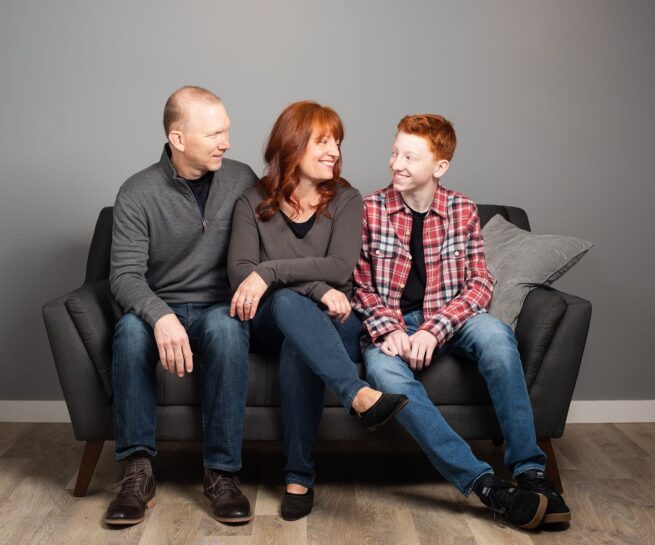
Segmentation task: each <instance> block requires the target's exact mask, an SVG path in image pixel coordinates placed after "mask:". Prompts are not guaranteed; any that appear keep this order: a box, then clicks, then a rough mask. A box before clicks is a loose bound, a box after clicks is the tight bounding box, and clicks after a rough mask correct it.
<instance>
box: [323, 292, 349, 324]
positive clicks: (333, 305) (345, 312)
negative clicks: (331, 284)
mask: <svg viewBox="0 0 655 545" xmlns="http://www.w3.org/2000/svg"><path fill="white" fill-rule="evenodd" d="M321 303H323V304H324V305H325V306H326V307H327V308H328V309H327V314H328V316H329V317H330V318H335V319H337V320H339V321H340V322H342V323H343V322H345V321H346V319H347V318H348V316H350V312H351V310H352V308H351V306H350V301H349V300H348V297H346V296H345V294H343V293H342V292H340V291H339V290H335V289H334V288H332V289H330V290H328V291H326V292H325V294H324V295H323V297H321Z"/></svg>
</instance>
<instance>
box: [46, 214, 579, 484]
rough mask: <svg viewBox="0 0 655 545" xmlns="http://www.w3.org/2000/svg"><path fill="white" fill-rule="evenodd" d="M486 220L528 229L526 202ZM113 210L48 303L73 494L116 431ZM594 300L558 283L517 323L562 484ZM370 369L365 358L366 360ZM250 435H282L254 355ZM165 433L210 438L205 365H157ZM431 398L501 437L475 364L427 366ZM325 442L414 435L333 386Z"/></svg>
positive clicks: (532, 301)
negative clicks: (78, 453) (380, 421)
mask: <svg viewBox="0 0 655 545" xmlns="http://www.w3.org/2000/svg"><path fill="white" fill-rule="evenodd" d="M479 211H480V218H481V221H482V224H483V225H484V224H485V223H486V222H487V221H488V220H489V219H490V218H491V217H493V216H494V215H495V214H501V215H502V216H503V217H504V218H505V219H507V220H508V221H511V222H512V223H514V224H515V225H517V226H518V227H521V228H523V229H526V230H529V228H530V226H529V223H528V218H527V215H526V214H525V212H524V211H523V210H521V209H519V208H515V207H509V206H496V205H480V206H479ZM111 227H112V208H110V207H108V208H104V209H103V210H102V211H101V213H100V216H99V218H98V221H97V224H96V227H95V232H94V235H93V240H92V242H91V248H90V251H89V257H88V262H87V269H86V278H85V281H84V284H83V285H82V287H80V288H79V289H77V290H75V291H72V292H70V293H67V294H66V295H62V296H61V297H58V298H56V299H54V300H52V301H50V302H48V303H46V304H45V305H44V306H43V317H44V320H45V324H46V329H47V332H48V337H49V340H50V346H51V348H52V353H53V356H54V360H55V364H56V367H57V372H58V374H59V379H60V381H61V386H62V390H63V393H64V397H65V399H66V404H67V406H68V410H69V412H70V416H71V421H72V425H73V430H74V433H75V437H76V438H77V439H78V440H80V441H86V447H85V450H84V454H83V457H82V461H81V464H80V471H79V473H78V478H77V483H76V486H75V491H74V494H75V495H77V496H83V495H85V494H86V490H87V488H88V485H89V482H90V480H91V477H92V475H93V471H94V469H95V466H96V463H97V460H98V457H99V456H100V452H101V450H102V446H103V443H104V441H106V440H112V439H113V424H112V385H111V340H112V335H113V326H114V323H115V322H116V320H117V319H118V318H119V317H120V316H121V314H122V311H121V309H120V307H119V306H118V305H117V303H116V302H115V301H114V300H113V298H112V296H111V294H110V291H109V285H108V280H107V278H108V273H109V253H110V247H111ZM590 317H591V304H590V303H589V302H588V301H586V300H584V299H581V298H579V297H576V296H574V295H569V294H566V293H562V292H560V291H557V290H555V289H550V288H541V287H540V288H536V289H534V290H533V291H532V292H531V293H530V295H529V296H528V298H527V299H526V301H525V303H524V305H523V309H522V311H521V314H520V316H519V320H518V325H517V328H516V336H517V338H518V343H519V350H520V352H521V357H522V360H523V366H524V371H525V378H526V383H527V386H528V390H529V393H530V399H531V401H532V406H533V409H534V417H535V425H536V430H537V436H538V437H539V443H540V445H541V447H542V448H543V449H544V450H545V451H546V453H547V454H548V456H549V463H548V467H547V472H548V474H549V475H550V477H551V478H552V479H553V480H554V481H555V482H556V484H557V485H558V487H559V488H560V490H561V482H560V479H559V473H558V471H557V462H556V460H555V454H554V452H553V449H552V445H551V442H550V440H551V439H552V438H557V437H561V436H562V433H563V431H564V424H565V422H566V416H567V413H568V409H569V405H570V402H571V397H572V395H573V389H574V387H575V382H576V379H577V376H578V371H579V368H580V361H581V359H582V353H583V350H584V346H585V342H586V338H587V331H588V329H589V321H590ZM359 371H360V373H362V374H363V369H362V366H361V365H360V366H359ZM249 372H250V375H249V376H250V379H249V388H248V398H247V408H246V422H245V436H244V440H279V439H281V421H280V410H279V406H280V401H279V387H278V379H277V362H276V361H275V359H274V358H270V357H265V356H262V355H259V354H251V357H250V370H249ZM157 374H158V407H157V418H158V420H157V438H158V439H159V440H177V441H179V440H201V439H202V430H201V426H200V407H199V386H198V378H199V374H198V373H193V374H191V375H187V376H185V377H184V378H182V379H179V378H177V377H176V376H174V375H172V374H170V373H166V372H164V371H163V369H162V368H161V366H158V371H157ZM420 379H421V381H422V382H423V383H424V384H425V386H426V389H427V391H428V392H429V395H430V398H431V399H432V400H433V401H434V402H435V403H436V404H437V405H438V407H439V409H440V410H441V411H442V413H443V415H444V417H445V418H446V419H447V421H448V422H449V423H450V424H451V425H452V426H453V428H454V429H455V430H456V431H457V432H458V433H460V434H461V435H462V436H463V437H465V438H466V439H469V440H470V439H491V440H493V441H495V442H497V443H500V442H501V441H502V434H501V432H500V429H499V426H498V423H497V421H496V417H495V414H494V410H493V407H492V405H491V402H490V400H489V395H488V393H487V389H486V387H485V383H484V381H483V379H482V377H481V376H480V374H479V373H478V372H477V369H476V367H475V365H471V364H470V363H469V364H462V363H461V362H459V361H457V359H455V358H453V357H451V356H442V357H440V358H439V359H437V360H436V361H435V362H434V363H433V364H432V365H431V366H430V367H429V368H428V369H427V370H425V371H423V372H422V373H421V374H420ZM325 405H326V408H325V412H324V416H323V420H322V424H321V428H320V431H319V440H369V441H370V440H375V439H381V440H390V439H396V438H398V437H403V438H407V437H408V436H407V435H406V434H405V432H404V431H403V430H402V429H401V428H400V426H399V425H397V424H396V423H395V422H393V423H391V424H390V425H388V426H386V427H385V428H383V429H382V430H380V431H379V432H377V433H375V434H371V433H369V432H366V431H365V430H364V429H363V428H362V427H361V425H360V424H359V423H358V422H357V421H356V419H354V418H353V417H351V416H349V415H348V412H347V411H346V410H344V409H343V408H342V407H340V406H339V403H338V402H337V400H336V398H335V397H334V395H333V394H332V393H331V392H330V391H329V389H328V393H327V396H326V401H325Z"/></svg>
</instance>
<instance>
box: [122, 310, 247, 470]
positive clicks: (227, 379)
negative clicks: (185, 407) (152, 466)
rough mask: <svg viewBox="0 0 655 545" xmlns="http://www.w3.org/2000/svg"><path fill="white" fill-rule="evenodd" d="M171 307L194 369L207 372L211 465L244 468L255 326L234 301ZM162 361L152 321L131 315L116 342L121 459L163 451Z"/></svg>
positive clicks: (206, 457)
mask: <svg viewBox="0 0 655 545" xmlns="http://www.w3.org/2000/svg"><path fill="white" fill-rule="evenodd" d="M169 306H170V308H171V310H172V311H173V312H175V314H176V316H177V317H178V319H179V320H180V322H181V323H182V325H183V326H184V328H185V329H186V331H187V334H188V335H189V342H190V344H191V350H192V352H193V367H194V368H193V372H194V373H200V374H201V382H202V391H201V404H202V424H203V433H204V444H203V463H204V467H207V468H213V469H221V470H224V471H238V470H239V469H241V439H242V437H243V418H244V412H245V406H246V393H247V388H248V342H249V330H248V325H247V324H246V323H242V322H240V321H239V320H237V319H236V318H230V315H229V309H230V307H229V305H211V304H209V305H208V304H177V305H169ZM158 362H159V354H158V351H157V345H156V343H155V335H154V332H153V329H152V327H150V325H148V324H147V323H146V322H144V321H143V320H142V319H141V318H139V317H138V316H136V315H135V314H131V313H129V314H125V315H124V316H123V317H122V318H121V319H120V320H119V321H118V323H117V324H116V329H115V331H114V343H113V365H112V382H113V387H114V429H115V435H116V459H117V460H123V459H125V458H127V457H128V456H129V455H130V454H132V453H133V452H136V451H144V452H147V453H148V454H150V455H151V456H155V455H156V452H157V451H156V448H155V421H156V411H157V390H156V380H155V372H156V369H157V365H158Z"/></svg>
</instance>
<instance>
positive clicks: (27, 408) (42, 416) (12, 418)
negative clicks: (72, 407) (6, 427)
mask: <svg viewBox="0 0 655 545" xmlns="http://www.w3.org/2000/svg"><path fill="white" fill-rule="evenodd" d="M70 421H71V417H70V414H69V413H68V409H67V408H66V402H65V401H9V400H0V422H70Z"/></svg>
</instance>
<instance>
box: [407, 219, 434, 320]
mask: <svg viewBox="0 0 655 545" xmlns="http://www.w3.org/2000/svg"><path fill="white" fill-rule="evenodd" d="M410 210H411V211H412V235H411V239H410V241H409V251H410V253H411V254H412V266H411V268H410V270H409V276H408V278H407V283H406V284H405V290H404V291H403V294H402V296H401V297H400V310H401V311H402V313H403V314H407V313H408V312H412V311H414V310H421V309H422V308H423V298H424V297H425V256H424V254H423V220H424V219H425V215H426V214H427V212H416V210H412V209H411V208H410Z"/></svg>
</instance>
